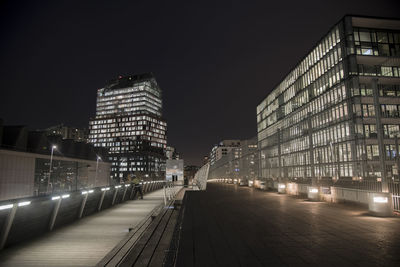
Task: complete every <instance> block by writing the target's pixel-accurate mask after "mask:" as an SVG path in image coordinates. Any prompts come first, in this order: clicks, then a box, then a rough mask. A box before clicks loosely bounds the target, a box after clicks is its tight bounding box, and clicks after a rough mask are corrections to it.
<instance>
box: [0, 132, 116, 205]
mask: <svg viewBox="0 0 400 267" xmlns="http://www.w3.org/2000/svg"><path fill="white" fill-rule="evenodd" d="M1 130H2V131H1ZM0 131H1V132H2V138H1V139H0V200H6V199H13V198H20V197H29V196H37V195H43V194H49V193H54V192H69V191H75V190H79V189H83V188H92V187H97V186H104V185H109V184H110V167H111V164H110V163H108V162H106V161H107V153H106V151H105V150H104V149H102V148H95V147H93V145H90V144H87V143H84V142H75V141H73V140H71V139H62V137H61V136H60V135H51V136H47V134H46V132H40V131H29V130H28V128H27V127H26V126H2V127H0ZM52 147H54V148H53V149H52ZM51 154H53V156H51ZM50 162H51V163H52V164H51V171H50Z"/></svg>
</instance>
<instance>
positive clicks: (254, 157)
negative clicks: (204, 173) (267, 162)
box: [209, 137, 259, 180]
mask: <svg viewBox="0 0 400 267" xmlns="http://www.w3.org/2000/svg"><path fill="white" fill-rule="evenodd" d="M221 145H230V146H229V147H228V146H223V147H222V146H221V148H229V149H227V150H226V153H224V154H223V155H222V156H221V157H219V158H218V160H216V161H215V162H214V164H213V165H210V168H209V178H210V179H216V178H231V179H244V180H254V179H256V178H258V174H259V170H258V168H259V167H258V166H259V165H258V154H259V151H258V147H257V137H254V138H252V139H248V140H242V141H239V140H231V142H221Z"/></svg>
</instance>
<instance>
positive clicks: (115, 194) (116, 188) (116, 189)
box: [111, 187, 119, 206]
mask: <svg viewBox="0 0 400 267" xmlns="http://www.w3.org/2000/svg"><path fill="white" fill-rule="evenodd" d="M118 189H119V187H115V188H114V190H115V191H114V196H113V200H112V203H111V206H114V203H115V199H116V198H117V194H118Z"/></svg>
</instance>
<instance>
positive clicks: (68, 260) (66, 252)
mask: <svg viewBox="0 0 400 267" xmlns="http://www.w3.org/2000/svg"><path fill="white" fill-rule="evenodd" d="M163 202H164V198H163V190H162V189H160V190H157V191H154V192H151V193H148V194H145V196H144V199H143V200H132V201H127V202H124V203H121V204H118V205H116V206H115V207H113V208H110V209H107V210H104V211H101V212H100V213H97V214H94V215H91V216H88V217H85V218H82V219H81V220H79V221H77V222H75V223H73V224H71V225H68V226H66V227H63V228H60V229H57V230H55V231H54V232H51V233H48V234H46V235H45V236H43V237H41V238H38V239H35V240H32V241H28V242H26V243H23V244H20V245H17V246H16V247H10V248H7V249H5V250H4V251H2V252H0V266H94V265H96V264H97V263H98V262H99V261H100V260H101V259H102V258H103V257H104V256H105V255H106V254H107V253H108V252H109V251H110V250H111V249H112V248H114V246H115V245H117V244H118V242H120V241H121V240H122V239H123V238H124V237H125V236H126V234H127V233H128V229H129V227H134V226H135V225H136V224H137V223H139V222H140V221H141V220H143V219H144V218H145V217H146V216H147V215H148V214H149V213H150V212H151V211H152V210H153V209H154V208H156V207H157V206H159V205H160V204H161V203H163Z"/></svg>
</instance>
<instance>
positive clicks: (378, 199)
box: [374, 197, 388, 203]
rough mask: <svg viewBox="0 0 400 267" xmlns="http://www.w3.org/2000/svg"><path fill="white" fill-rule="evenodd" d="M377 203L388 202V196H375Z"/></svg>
mask: <svg viewBox="0 0 400 267" xmlns="http://www.w3.org/2000/svg"><path fill="white" fill-rule="evenodd" d="M374 202H375V203H388V198H387V197H374Z"/></svg>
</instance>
